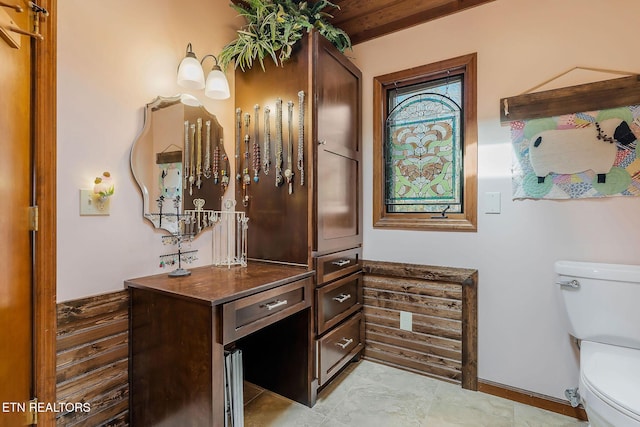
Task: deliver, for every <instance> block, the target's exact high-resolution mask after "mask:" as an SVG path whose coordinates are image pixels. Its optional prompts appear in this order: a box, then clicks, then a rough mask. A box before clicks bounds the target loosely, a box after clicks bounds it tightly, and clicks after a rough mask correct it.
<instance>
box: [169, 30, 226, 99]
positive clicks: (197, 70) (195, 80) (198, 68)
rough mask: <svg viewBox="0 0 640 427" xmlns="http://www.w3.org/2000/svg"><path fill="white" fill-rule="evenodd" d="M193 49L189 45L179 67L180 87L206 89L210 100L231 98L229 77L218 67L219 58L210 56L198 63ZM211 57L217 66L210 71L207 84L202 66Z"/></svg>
mask: <svg viewBox="0 0 640 427" xmlns="http://www.w3.org/2000/svg"><path fill="white" fill-rule="evenodd" d="M191 49H192V48H191V43H189V44H187V52H186V54H185V57H184V59H182V62H180V66H179V67H178V85H180V86H182V87H184V88H186V89H193V90H199V89H204V95H205V96H206V97H208V98H212V99H227V98H229V97H230V96H231V93H230V92H229V83H228V82H227V77H226V76H225V75H224V73H223V72H222V69H221V68H220V66H219V65H218V58H216V57H215V56H214V55H211V54H209V55H205V56H204V57H203V58H202V61H198V58H197V57H196V54H195V53H193V50H191ZM209 57H211V58H213V60H214V61H215V64H214V65H213V67H212V68H211V71H209V74H208V75H207V80H206V82H205V79H204V71H203V69H202V64H203V62H204V60H205V59H207V58H209Z"/></svg>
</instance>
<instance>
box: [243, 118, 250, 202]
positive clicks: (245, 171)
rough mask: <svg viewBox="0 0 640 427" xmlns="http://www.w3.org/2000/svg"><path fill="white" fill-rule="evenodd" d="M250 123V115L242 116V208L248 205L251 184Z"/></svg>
mask: <svg viewBox="0 0 640 427" xmlns="http://www.w3.org/2000/svg"><path fill="white" fill-rule="evenodd" d="M250 121H251V115H250V114H249V113H245V114H244V129H245V134H244V169H242V191H243V193H244V197H243V198H242V204H243V206H248V205H249V184H251V175H249V144H250V143H251V136H250V135H249V123H250Z"/></svg>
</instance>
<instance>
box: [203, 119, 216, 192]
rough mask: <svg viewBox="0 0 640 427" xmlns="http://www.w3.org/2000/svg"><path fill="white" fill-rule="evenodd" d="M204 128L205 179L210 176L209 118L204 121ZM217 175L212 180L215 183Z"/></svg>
mask: <svg viewBox="0 0 640 427" xmlns="http://www.w3.org/2000/svg"><path fill="white" fill-rule="evenodd" d="M204 125H205V128H206V129H207V131H206V133H205V135H206V140H205V147H204V172H203V175H204V177H205V178H206V179H209V178H211V120H207V121H206V122H204ZM217 178H218V177H217V176H216V177H215V179H214V182H216V183H217Z"/></svg>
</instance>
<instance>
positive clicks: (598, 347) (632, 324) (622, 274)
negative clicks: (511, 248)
mask: <svg viewBox="0 0 640 427" xmlns="http://www.w3.org/2000/svg"><path fill="white" fill-rule="evenodd" d="M555 271H556V273H557V279H556V283H557V286H560V288H561V290H562V292H561V294H562V296H563V300H564V304H565V307H566V309H567V313H568V315H569V323H570V328H571V330H570V331H569V333H570V334H571V335H573V336H574V337H576V338H578V339H579V340H580V383H579V386H578V394H579V399H580V400H581V401H582V404H583V405H584V407H585V410H586V412H587V416H588V417H589V422H590V425H591V426H592V427H640V266H635V265H617V264H596V263H586V262H574V261H558V262H556V264H555ZM568 392H571V390H568Z"/></svg>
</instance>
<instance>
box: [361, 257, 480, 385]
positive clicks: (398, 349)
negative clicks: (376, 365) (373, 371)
mask: <svg viewBox="0 0 640 427" xmlns="http://www.w3.org/2000/svg"><path fill="white" fill-rule="evenodd" d="M363 271H364V282H363V289H364V316H365V351H364V357H365V359H370V360H374V361H377V362H380V363H383V364H387V365H390V366H395V367H398V368H401V369H405V370H408V371H412V372H417V373H420V374H423V375H427V376H430V377H434V378H438V379H441V380H444V381H448V382H453V383H458V384H461V385H462V387H463V388H466V389H469V390H477V389H478V374H477V341H478V339H477V336H478V335H477V317H478V316H477V285H478V272H477V270H471V269H464V268H452V267H434V266H426V265H417V264H401V263H391V262H379V261H367V260H365V261H363ZM402 312H404V313H410V314H411V330H406V329H401V328H400V316H401V313H402ZM403 315H405V314H403Z"/></svg>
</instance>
